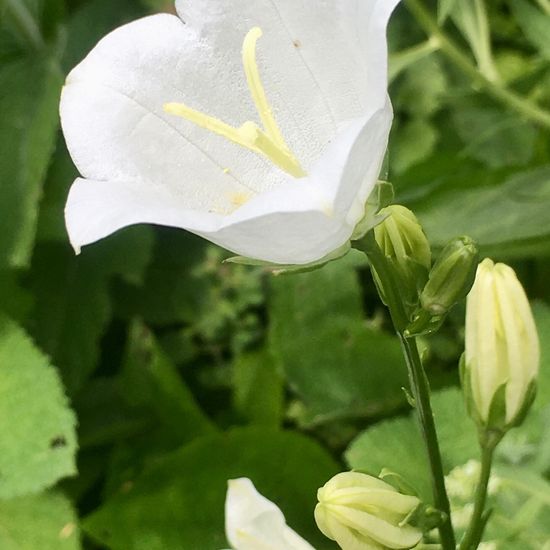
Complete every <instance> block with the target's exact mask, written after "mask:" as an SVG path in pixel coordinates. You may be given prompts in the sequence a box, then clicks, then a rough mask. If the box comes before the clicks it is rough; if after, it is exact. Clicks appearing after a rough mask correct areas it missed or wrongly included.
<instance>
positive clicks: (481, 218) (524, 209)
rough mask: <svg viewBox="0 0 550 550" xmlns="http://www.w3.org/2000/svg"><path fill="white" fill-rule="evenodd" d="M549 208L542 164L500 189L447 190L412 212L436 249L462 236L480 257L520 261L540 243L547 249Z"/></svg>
mask: <svg viewBox="0 0 550 550" xmlns="http://www.w3.org/2000/svg"><path fill="white" fill-rule="evenodd" d="M446 177H449V176H446ZM465 177H467V175H465ZM449 183H450V180H449ZM549 206H550V166H548V165H547V166H542V167H540V168H536V169H533V170H527V171H525V172H519V173H517V174H515V175H514V176H512V177H510V178H509V179H507V180H505V181H504V182H502V183H501V184H500V185H492V186H481V187H464V188H454V187H451V186H450V185H449V187H448V188H442V189H441V191H440V192H437V193H431V195H430V196H429V197H426V199H423V200H421V201H418V202H417V203H416V206H413V208H414V211H415V213H416V215H417V216H418V218H419V219H420V222H421V223H422V226H423V227H424V229H425V231H426V234H427V235H428V238H429V239H430V242H431V243H432V245H434V246H436V247H442V246H444V244H445V243H446V242H447V241H448V240H450V239H451V238H453V237H455V236H456V235H457V234H461V233H463V234H468V235H470V237H472V238H473V239H474V240H475V241H476V242H477V243H478V244H479V245H480V250H481V254H482V255H483V254H485V255H499V256H500V257H506V258H509V257H520V258H521V257H526V256H529V255H531V254H532V253H533V250H532V248H531V247H530V245H531V244H533V246H534V245H535V244H536V243H540V245H539V246H541V247H543V250H547V249H548V248H549V247H548V237H549V236H550V226H549V225H548V223H546V222H547V218H548V208H549Z"/></svg>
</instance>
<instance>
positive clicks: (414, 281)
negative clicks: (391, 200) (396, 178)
mask: <svg viewBox="0 0 550 550" xmlns="http://www.w3.org/2000/svg"><path fill="white" fill-rule="evenodd" d="M379 216H386V217H385V219H384V221H383V222H382V223H380V224H378V225H377V226H376V227H375V228H374V236H375V238H376V242H377V243H378V246H379V247H380V249H381V250H382V253H383V254H384V256H386V258H387V259H388V261H389V262H390V263H391V264H393V266H394V269H396V271H397V272H398V273H399V277H400V281H399V283H400V288H401V290H402V292H403V298H404V299H405V301H406V303H407V304H408V305H409V306H411V308H413V311H414V309H415V307H416V305H417V304H418V293H419V291H420V289H422V288H423V287H424V285H425V283H426V280H427V278H428V271H429V270H430V266H431V251H430V244H429V243H428V239H426V235H425V234H424V231H423V230H422V227H421V225H420V224H419V223H418V220H417V219H416V216H415V215H414V214H413V213H412V212H411V211H410V210H409V209H408V208H405V207H404V206H401V205H398V204H393V205H391V206H388V207H386V208H383V209H382V210H380V212H379ZM375 275H376V274H375ZM379 283H380V281H378V280H377V284H378V286H379V288H382V287H381V286H380V284H379Z"/></svg>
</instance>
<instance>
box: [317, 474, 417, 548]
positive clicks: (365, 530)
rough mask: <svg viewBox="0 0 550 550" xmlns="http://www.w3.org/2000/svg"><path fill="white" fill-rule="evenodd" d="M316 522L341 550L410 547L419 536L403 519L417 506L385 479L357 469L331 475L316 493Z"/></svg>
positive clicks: (411, 497)
mask: <svg viewBox="0 0 550 550" xmlns="http://www.w3.org/2000/svg"><path fill="white" fill-rule="evenodd" d="M317 498H318V500H319V504H317V506H316V508H315V521H316V522H317V525H318V527H319V529H320V530H321V531H322V532H323V534H324V535H325V536H327V537H328V538H329V539H332V540H334V541H336V542H337V543H338V544H339V546H340V548H342V550H373V549H383V548H412V547H413V546H416V545H417V544H418V543H419V542H420V539H421V538H422V532H421V531H420V529H417V528H415V527H412V526H411V525H408V524H406V521H405V520H406V519H407V518H408V517H409V516H410V514H411V513H412V512H413V511H415V510H416V509H417V508H418V506H419V505H420V500H419V499H418V498H417V497H414V496H410V495H403V494H401V493H400V492H399V491H397V489H395V488H394V487H392V486H391V485H388V484H387V483H385V482H384V481H382V480H380V479H378V478H376V477H372V476H369V475H367V474H362V473H358V472H344V473H341V474H338V475H336V476H334V477H333V478H332V479H331V480H330V481H328V482H327V483H326V484H325V485H324V486H323V487H321V488H320V489H319V491H318V493H317Z"/></svg>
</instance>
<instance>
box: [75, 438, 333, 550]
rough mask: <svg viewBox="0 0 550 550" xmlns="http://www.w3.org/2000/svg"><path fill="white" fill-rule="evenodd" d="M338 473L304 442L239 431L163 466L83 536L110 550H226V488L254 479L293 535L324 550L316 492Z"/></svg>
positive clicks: (107, 507)
mask: <svg viewBox="0 0 550 550" xmlns="http://www.w3.org/2000/svg"><path fill="white" fill-rule="evenodd" d="M337 471H338V468H337V466H336V464H334V462H333V461H332V459H331V458H330V457H329V456H328V455H327V454H326V453H325V452H324V451H323V450H322V449H321V448H319V447H318V445H317V444H315V443H314V442H312V441H311V440H309V439H307V438H305V437H303V436H300V435H297V434H292V433H287V432H278V431H271V430H257V429H242V430H234V431H232V432H230V433H228V434H225V435H215V436H211V437H206V438H203V439H200V440H197V441H196V442H194V443H192V444H190V445H188V446H186V447H184V448H182V449H181V450H179V451H177V452H175V453H173V454H171V455H168V456H166V457H165V458H163V459H159V460H158V461H157V462H156V463H155V464H154V465H152V466H151V467H150V468H149V469H148V470H147V471H145V472H144V473H143V475H141V476H140V477H139V478H138V479H136V480H135V482H133V483H131V484H128V485H127V487H126V491H125V492H122V493H119V494H117V495H116V496H114V497H113V498H112V499H111V500H109V501H108V502H106V503H105V504H104V505H103V506H102V507H101V508H100V509H99V510H98V511H97V512H95V513H93V514H92V515H91V516H89V517H88V518H87V519H86V520H85V522H84V528H85V530H86V531H87V532H88V533H89V534H90V535H92V536H93V538H95V539H97V540H98V541H100V542H102V543H104V544H107V545H108V546H109V548H111V549H112V550H140V549H142V548H147V550H181V549H182V548H200V549H201V550H220V548H224V547H227V543H226V542H225V537H224V499H225V492H226V487H227V480H228V479H234V478H238V477H249V478H250V479H252V481H253V482H254V484H255V485H256V486H257V488H258V490H259V491H260V492H261V493H262V494H264V495H265V496H266V497H267V498H269V499H270V500H273V501H274V502H275V503H276V504H277V505H278V506H280V507H281V509H282V510H283V511H284V514H285V516H286V518H287V521H288V523H289V525H290V526H291V527H292V528H294V529H296V531H298V532H299V533H300V534H301V535H302V536H304V537H305V538H306V539H307V540H309V541H310V542H311V543H312V544H314V545H315V547H316V548H319V549H323V548H327V547H328V546H329V545H327V544H326V542H325V543H323V537H322V536H321V535H320V534H319V532H318V531H317V529H316V528H315V526H314V523H313V509H314V507H315V503H316V492H317V488H318V487H320V486H322V485H323V484H324V483H325V482H326V481H327V480H328V479H329V478H330V477H331V476H332V475H334V474H335V473H336V472H337ZM325 541H326V539H325Z"/></svg>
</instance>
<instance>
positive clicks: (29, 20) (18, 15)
mask: <svg viewBox="0 0 550 550" xmlns="http://www.w3.org/2000/svg"><path fill="white" fill-rule="evenodd" d="M4 9H5V10H6V11H7V12H8V13H9V15H10V16H11V19H12V20H13V22H14V23H15V25H16V26H17V28H18V30H19V32H20V34H21V36H22V37H23V38H24V39H25V41H26V42H27V43H28V44H29V45H30V46H32V48H33V49H34V50H42V49H43V48H44V39H43V37H42V34H41V32H40V28H39V27H38V25H37V23H36V21H35V20H34V18H33V16H32V14H31V13H30V11H29V10H28V8H27V6H26V5H25V3H24V2H22V1H21V0H4Z"/></svg>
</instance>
